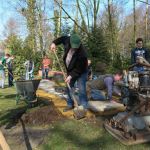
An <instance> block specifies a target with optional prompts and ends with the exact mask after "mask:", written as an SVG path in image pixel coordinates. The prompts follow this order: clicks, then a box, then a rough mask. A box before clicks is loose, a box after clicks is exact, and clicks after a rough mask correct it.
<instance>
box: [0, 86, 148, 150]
mask: <svg viewBox="0 0 150 150" xmlns="http://www.w3.org/2000/svg"><path fill="white" fill-rule="evenodd" d="M24 108H26V105H25V103H23V102H22V103H20V104H18V105H16V101H15V88H6V89H0V125H6V124H7V123H8V122H9V121H10V119H11V118H12V117H11V116H12V115H13V114H14V113H15V112H16V111H17V110H20V109H24ZM101 120H102V119H101V118H99V119H98V121H96V120H95V119H91V120H87V119H84V120H80V121H77V120H73V119H63V120H58V121H56V122H54V123H51V124H49V125H48V126H49V130H48V131H49V133H48V136H46V137H45V139H44V142H43V143H42V144H41V145H40V146H38V148H36V150H150V143H146V144H140V145H134V146H124V145H122V144H121V143H120V142H118V141H117V140H116V139H115V138H114V137H112V136H111V135H110V134H109V133H108V132H107V131H106V130H105V129H104V128H103V125H102V122H101ZM95 121H96V122H95ZM10 147H11V145H10Z"/></svg>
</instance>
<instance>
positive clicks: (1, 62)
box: [0, 54, 51, 89]
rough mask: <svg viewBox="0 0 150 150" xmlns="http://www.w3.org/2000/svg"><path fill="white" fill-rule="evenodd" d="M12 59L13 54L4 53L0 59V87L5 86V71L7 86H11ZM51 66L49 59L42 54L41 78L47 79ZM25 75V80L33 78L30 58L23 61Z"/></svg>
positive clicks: (12, 78) (12, 76) (32, 62)
mask: <svg viewBox="0 0 150 150" xmlns="http://www.w3.org/2000/svg"><path fill="white" fill-rule="evenodd" d="M13 61H14V56H13V55H12V56H11V55H10V54H5V56H3V57H2V58H1V59H0V88H2V89H3V88H4V87H5V78H6V72H8V86H9V87H11V86H13V80H14V74H13V68H14V65H13ZM50 68H51V60H50V59H49V58H48V56H47V55H44V57H43V59H42V62H41V69H42V79H48V73H49V71H50ZM24 69H25V76H24V77H23V78H24V79H25V80H32V79H33V78H34V61H33V60H32V59H29V60H26V61H25V63H24Z"/></svg>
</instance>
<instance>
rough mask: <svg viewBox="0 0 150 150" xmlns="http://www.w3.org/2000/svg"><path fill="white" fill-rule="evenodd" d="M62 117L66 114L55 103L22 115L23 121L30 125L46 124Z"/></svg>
mask: <svg viewBox="0 0 150 150" xmlns="http://www.w3.org/2000/svg"><path fill="white" fill-rule="evenodd" d="M62 118H64V116H63V115H62V114H61V113H60V112H59V111H58V110H57V108H56V107H55V106H54V105H48V106H43V107H41V108H39V109H36V110H34V111H32V112H29V113H27V114H24V115H23V116H22V120H23V122H24V123H25V124H30V125H46V124H50V123H53V122H55V121H57V120H61V119H62Z"/></svg>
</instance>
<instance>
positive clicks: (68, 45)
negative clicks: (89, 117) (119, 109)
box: [50, 34, 88, 112]
mask: <svg viewBox="0 0 150 150" xmlns="http://www.w3.org/2000/svg"><path fill="white" fill-rule="evenodd" d="M60 44H63V45H64V50H65V52H64V56H63V60H64V64H65V67H66V70H67V78H66V79H65V82H66V83H68V84H69V85H70V87H71V88H73V87H74V84H75V82H76V81H77V85H78V88H79V91H78V92H79V94H78V95H79V103H80V105H82V106H83V107H84V108H87V95H86V81H87V73H88V61H87V54H86V49H85V48H84V46H83V45H82V43H81V39H80V37H79V35H77V34H72V35H71V36H62V37H60V38H57V39H56V40H54V41H53V43H52V44H51V47H50V49H51V51H55V50H56V45H60ZM67 91H68V92H67V93H68V99H67V107H66V108H65V109H64V112H66V111H68V110H71V109H73V108H74V102H73V100H72V96H71V94H70V91H69V89H68V90H67Z"/></svg>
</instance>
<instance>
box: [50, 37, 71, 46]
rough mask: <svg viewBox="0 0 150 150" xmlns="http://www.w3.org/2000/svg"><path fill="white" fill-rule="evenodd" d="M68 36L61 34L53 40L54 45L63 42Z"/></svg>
mask: <svg viewBox="0 0 150 150" xmlns="http://www.w3.org/2000/svg"><path fill="white" fill-rule="evenodd" d="M68 38H69V37H68V36H61V37H59V38H57V39H55V40H54V41H53V43H54V44H55V45H60V44H65V41H66V40H67V39H68Z"/></svg>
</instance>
